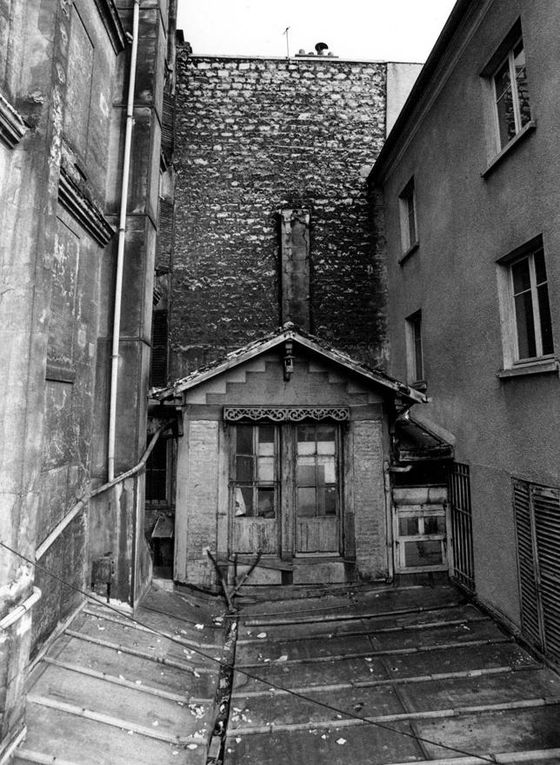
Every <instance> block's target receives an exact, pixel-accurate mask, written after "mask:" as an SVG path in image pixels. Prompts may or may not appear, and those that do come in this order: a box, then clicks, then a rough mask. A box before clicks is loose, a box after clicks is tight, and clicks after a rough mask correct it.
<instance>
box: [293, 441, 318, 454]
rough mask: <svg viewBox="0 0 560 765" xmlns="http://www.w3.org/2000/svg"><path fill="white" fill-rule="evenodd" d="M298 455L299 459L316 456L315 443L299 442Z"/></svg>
mask: <svg viewBox="0 0 560 765" xmlns="http://www.w3.org/2000/svg"><path fill="white" fill-rule="evenodd" d="M297 453H298V457H299V456H300V455H311V454H315V441H312V442H310V441H303V442H299V443H298V445H297Z"/></svg>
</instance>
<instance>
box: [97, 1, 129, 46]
mask: <svg viewBox="0 0 560 765" xmlns="http://www.w3.org/2000/svg"><path fill="white" fill-rule="evenodd" d="M94 2H95V5H96V6H97V10H98V11H99V15H100V16H101V20H102V21H103V24H104V26H105V29H106V30H107V34H108V35H109V39H110V40H111V44H112V46H113V48H114V50H115V53H121V52H122V51H123V50H124V49H125V48H126V46H127V42H126V35H125V31H124V28H123V25H122V23H121V20H120V17H119V12H118V10H117V8H116V6H115V4H114V2H113V0H94Z"/></svg>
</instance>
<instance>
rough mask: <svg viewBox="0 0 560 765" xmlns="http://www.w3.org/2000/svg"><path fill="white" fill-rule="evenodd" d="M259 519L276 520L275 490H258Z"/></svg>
mask: <svg viewBox="0 0 560 765" xmlns="http://www.w3.org/2000/svg"><path fill="white" fill-rule="evenodd" d="M257 502H258V504H257V517H258V518H275V517H276V512H275V508H274V489H273V488H272V487H271V488H270V489H269V488H262V487H260V488H259V489H258V500H257Z"/></svg>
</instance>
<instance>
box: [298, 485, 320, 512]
mask: <svg viewBox="0 0 560 765" xmlns="http://www.w3.org/2000/svg"><path fill="white" fill-rule="evenodd" d="M315 506H316V491H315V489H312V488H307V487H306V488H301V487H300V488H298V490H297V514H298V516H300V517H305V518H313V517H314V516H315Z"/></svg>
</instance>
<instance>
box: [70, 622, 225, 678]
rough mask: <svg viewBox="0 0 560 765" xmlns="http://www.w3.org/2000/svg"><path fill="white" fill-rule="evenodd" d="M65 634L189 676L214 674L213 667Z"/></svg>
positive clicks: (91, 637)
mask: <svg viewBox="0 0 560 765" xmlns="http://www.w3.org/2000/svg"><path fill="white" fill-rule="evenodd" d="M66 634H67V635H70V637H74V638H77V639H78V640H85V641H87V642H88V643H94V644H95V645H101V646H104V647H105V648H112V649H113V650H115V651H120V652H121V653H125V654H130V655H131V656H138V657H140V658H142V659H147V660H148V661H153V662H155V663H159V664H165V665H167V666H168V667H174V668H175V669H180V670H183V671H184V672H190V673H191V674H192V673H194V672H199V673H200V674H203V673H207V672H215V667H214V668H212V667H204V666H200V665H198V664H194V663H193V662H191V663H190V664H187V663H186V662H183V661H177V660H176V659H168V658H167V657H166V656H162V655H161V654H160V655H157V654H155V653H149V652H148V651H142V650H140V649H137V648H131V647H129V646H127V645H126V644H124V643H113V642H111V641H109V640H103V639H102V638H96V637H93V636H92V635H86V634H84V633H83V632H76V630H66Z"/></svg>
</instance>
